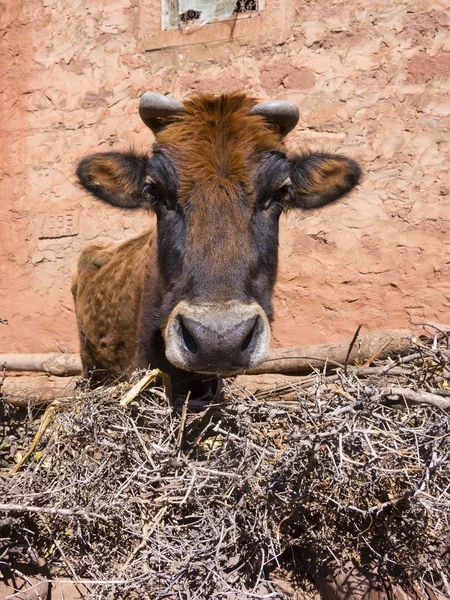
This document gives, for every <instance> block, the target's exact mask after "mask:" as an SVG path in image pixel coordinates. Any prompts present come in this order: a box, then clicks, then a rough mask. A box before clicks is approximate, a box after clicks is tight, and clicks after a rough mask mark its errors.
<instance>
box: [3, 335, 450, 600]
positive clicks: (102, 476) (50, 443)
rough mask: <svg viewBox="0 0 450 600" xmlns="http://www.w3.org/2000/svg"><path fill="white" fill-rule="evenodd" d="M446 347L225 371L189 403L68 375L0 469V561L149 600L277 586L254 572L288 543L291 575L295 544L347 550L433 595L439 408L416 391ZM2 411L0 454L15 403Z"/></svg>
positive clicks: (441, 514)
mask: <svg viewBox="0 0 450 600" xmlns="http://www.w3.org/2000/svg"><path fill="white" fill-rule="evenodd" d="M449 358H450V350H449V337H448V335H446V334H438V335H437V336H435V337H434V339H431V340H429V341H428V342H421V341H416V342H415V343H412V346H411V353H410V355H409V356H407V357H404V358H403V359H398V360H397V361H385V362H384V363H383V364H381V365H376V366H375V367H371V368H366V367H361V368H348V369H345V370H344V369H338V370H337V371H334V372H332V373H331V374H326V373H315V374H314V375H313V376H310V377H303V378H298V380H297V381H296V382H295V383H292V382H290V383H289V384H280V385H277V386H276V389H275V390H274V391H272V392H268V391H267V390H265V391H262V392H261V393H256V394H254V395H250V394H249V393H248V392H247V391H246V390H245V389H240V388H239V386H237V385H234V384H233V382H227V383H226V391H225V400H224V402H223V403H222V404H220V405H214V406H209V407H208V408H206V409H205V410H204V411H202V412H200V413H196V412H190V411H189V410H187V411H176V410H174V409H173V408H172V407H171V406H169V403H168V401H167V399H166V397H165V396H164V394H163V393H162V392H161V391H160V390H158V389H154V390H150V391H146V392H144V393H142V394H141V395H140V397H139V398H138V399H136V400H135V401H133V403H132V404H131V405H129V406H127V407H123V406H121V405H120V403H119V402H120V399H121V398H122V397H123V396H124V394H125V393H126V391H127V390H128V389H129V385H127V384H120V385H117V386H116V387H113V388H102V389H99V390H96V391H83V390H80V391H79V392H78V393H77V395H76V397H75V398H73V399H69V400H68V401H67V402H63V403H62V405H61V407H60V408H59V409H58V410H57V411H56V412H55V414H54V416H53V419H52V421H51V424H50V426H49V427H48V428H47V430H46V432H45V434H44V437H43V438H42V440H41V442H40V443H39V445H38V448H37V452H36V453H35V454H34V456H32V457H31V458H30V459H29V460H28V461H27V462H26V463H25V465H24V466H23V467H22V469H21V470H19V471H18V472H17V473H15V474H14V475H13V476H10V475H8V474H6V472H5V473H4V474H2V475H1V477H0V502H1V503H2V505H1V506H0V564H1V561H3V562H8V560H12V558H16V559H17V558H21V557H22V558H23V557H26V555H27V553H28V552H29V549H30V548H31V549H32V550H33V552H35V553H37V554H38V555H40V556H45V557H46V560H47V565H48V568H49V572H50V574H51V577H52V578H54V579H55V578H56V579H57V578H65V579H67V578H69V579H71V580H73V581H82V582H84V583H85V586H86V589H87V590H88V596H87V597H90V598H95V599H96V600H103V599H105V600H106V599H114V598H117V599H119V598H120V599H121V600H122V599H130V600H132V599H135V598H136V599H138V598H139V599H143V598H151V599H152V600H153V599H160V598H161V599H162V598H186V599H194V598H196V599H200V598H202V599H203V598H261V597H264V598H269V597H270V598H283V597H286V596H284V595H283V593H282V592H280V591H279V589H278V588H277V586H276V584H275V583H274V582H273V581H271V575H270V574H271V571H272V570H273V569H274V568H276V567H277V566H278V565H281V566H286V565H288V563H289V562H290V561H291V559H292V557H293V556H294V557H295V560H296V561H297V563H296V565H297V566H296V569H297V575H298V576H299V578H300V580H301V577H302V573H301V569H300V567H299V562H300V563H301V561H302V557H303V558H304V559H305V561H304V568H305V572H306V571H307V566H306V565H307V563H308V560H309V561H310V562H311V557H313V562H314V564H316V565H317V564H320V563H321V562H324V561H325V562H327V561H330V559H332V560H333V561H337V562H338V563H340V564H344V563H345V562H346V561H348V560H349V559H356V560H357V561H358V562H359V563H364V564H370V565H371V567H372V568H375V569H376V570H377V572H378V573H379V574H380V575H381V576H383V577H386V576H388V577H389V578H390V580H391V581H399V582H401V583H402V584H403V585H404V586H408V585H411V584H412V582H421V583H427V584H430V585H431V586H434V588H435V589H438V590H441V591H442V592H444V593H446V594H447V595H450V594H449V590H448V581H449V580H450V556H449V552H448V540H449V533H450V527H449V524H450V466H449V465H450V461H449V456H450V413H449V411H445V410H443V409H442V407H441V408H440V407H438V406H430V405H420V404H416V403H417V402H418V397H422V399H424V398H425V399H426V397H425V396H423V393H428V394H431V395H432V396H433V398H435V399H436V398H437V399H438V400H439V399H440V400H442V402H443V403H444V404H445V403H448V404H450V366H449V364H450V361H449ZM136 377H137V376H136ZM408 390H409V391H412V392H416V397H414V394H413V395H412V396H411V395H410V394H409V392H408ZM428 400H429V399H428ZM411 403H413V404H411ZM437 404H439V402H438V403H437ZM2 410H3V422H4V425H3V432H4V433H3V435H4V439H6V438H8V440H9V442H12V445H13V451H12V452H11V451H10V450H8V453H9V454H8V453H6V455H4V456H3V457H2V455H1V453H0V460H2V459H3V466H5V465H6V464H7V463H9V466H11V458H10V454H11V453H13V452H15V451H16V450H17V449H18V448H20V447H21V448H22V449H23V451H25V450H26V449H27V448H28V447H29V445H30V442H31V439H32V434H33V433H34V432H35V429H33V427H34V426H33V425H32V424H31V417H32V416H33V415H32V414H31V412H32V411H31V409H30V414H29V415H28V417H27V419H25V421H26V422H28V424H27V425H23V423H24V420H23V419H24V415H23V413H21V412H20V411H18V410H17V409H12V408H11V407H8V406H7V405H6V404H5V405H4V406H3V409H2ZM180 412H181V414H180ZM19 427H22V429H19ZM5 436H6V437H5ZM14 436H16V439H13V438H14ZM0 439H1V438H0ZM3 445H4V446H5V444H3ZM5 452H6V451H5ZM1 509H3V512H2V510H1ZM2 519H3V520H2ZM300 585H301V581H300Z"/></svg>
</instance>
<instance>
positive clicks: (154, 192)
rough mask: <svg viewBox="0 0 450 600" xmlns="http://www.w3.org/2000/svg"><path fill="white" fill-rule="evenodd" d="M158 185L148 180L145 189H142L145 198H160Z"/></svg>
mask: <svg viewBox="0 0 450 600" xmlns="http://www.w3.org/2000/svg"><path fill="white" fill-rule="evenodd" d="M158 188H159V186H158V184H157V183H156V181H153V179H146V180H145V183H144V187H143V188H142V193H143V195H144V196H151V197H152V198H155V197H156V196H158V191H159V190H158Z"/></svg>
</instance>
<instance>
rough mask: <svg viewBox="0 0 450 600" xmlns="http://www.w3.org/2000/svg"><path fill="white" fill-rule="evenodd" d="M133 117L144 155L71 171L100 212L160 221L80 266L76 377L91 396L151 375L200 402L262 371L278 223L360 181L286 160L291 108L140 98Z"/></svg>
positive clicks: (324, 162)
mask: <svg viewBox="0 0 450 600" xmlns="http://www.w3.org/2000/svg"><path fill="white" fill-rule="evenodd" d="M140 114H141V117H142V119H143V120H144V122H145V123H146V124H147V125H148V126H149V127H150V128H151V129H152V130H153V132H154V133H155V134H156V143H155V145H154V147H153V151H152V153H151V154H150V155H146V154H136V153H134V152H127V153H118V152H106V153H104V154H93V155H91V156H88V157H86V158H85V159H83V160H82V161H81V162H80V164H79V166H78V169H77V175H78V178H79V180H80V182H81V184H82V185H83V186H84V187H85V188H86V189H87V190H89V191H90V192H91V193H92V194H94V195H95V196H97V197H98V198H101V199H102V200H104V201H106V202H109V203H110V204H113V205H115V206H120V207H122V208H127V209H131V208H133V209H136V208H140V207H142V208H145V209H149V210H152V211H153V212H154V213H155V214H156V217H157V223H156V226H153V227H152V228H151V229H149V230H147V231H145V232H144V233H142V234H141V235H139V236H137V237H135V238H133V239H130V240H128V241H126V242H124V243H122V244H119V245H116V244H109V245H102V246H100V245H94V246H89V247H87V248H86V249H85V250H84V251H83V252H82V254H81V257H80V260H79V265H78V273H77V276H76V277H75V280H74V283H73V294H74V298H75V302H76V313H77V318H78V327H79V332H80V340H81V358H82V362H83V367H84V372H85V375H88V374H89V373H91V374H92V372H94V382H99V381H101V380H102V379H104V378H105V377H108V378H111V376H112V377H113V378H119V377H123V376H124V375H126V374H127V373H128V372H129V371H130V370H131V369H134V368H136V367H148V366H149V365H150V366H152V367H159V368H160V369H162V370H163V371H165V372H168V373H169V374H170V375H171V376H172V380H173V382H174V384H175V387H176V391H178V392H179V393H186V392H187V391H188V390H189V389H190V390H191V391H192V394H193V396H202V395H203V394H204V393H205V392H207V391H208V390H209V391H210V390H211V389H215V388H217V382H218V380H219V379H218V376H220V375H225V374H233V373H238V372H242V371H244V370H245V369H247V368H248V367H251V366H253V365H256V364H257V363H259V362H261V361H262V360H264V359H265V358H266V357H267V354H268V350H269V341H270V326H269V323H270V321H271V320H272V292H273V287H274V283H275V278H276V273H277V256H278V220H279V217H280V214H281V213H282V211H283V210H287V209H290V208H306V209H309V208H317V207H320V206H323V205H325V204H327V203H329V202H332V201H333V200H336V199H337V198H339V197H341V196H342V195H343V194H346V193H347V192H349V191H350V190H351V189H352V188H353V187H354V186H355V185H356V184H357V183H358V180H359V178H360V174H361V171H360V168H359V166H358V165H357V164H356V163H355V162H354V161H353V160H351V159H349V158H345V157H343V156H338V155H329V154H288V153H287V150H286V147H285V145H284V143H283V138H284V136H285V134H286V133H287V132H288V131H290V130H291V129H292V128H293V127H295V125H296V124H297V121H298V109H297V107H296V106H295V105H293V104H291V103H288V102H266V103H262V104H257V103H256V102H255V101H254V100H253V99H251V98H249V97H247V96H246V95H244V94H238V93H235V94H229V95H223V96H219V97H214V96H210V95H204V96H198V97H195V98H193V99H191V100H188V101H186V102H185V104H181V103H179V102H177V101H176V100H174V99H171V98H168V97H165V96H162V95H161V94H157V93H152V92H147V93H146V94H144V96H143V97H142V98H141V102H140ZM139 216H140V215H139ZM193 373H194V375H193Z"/></svg>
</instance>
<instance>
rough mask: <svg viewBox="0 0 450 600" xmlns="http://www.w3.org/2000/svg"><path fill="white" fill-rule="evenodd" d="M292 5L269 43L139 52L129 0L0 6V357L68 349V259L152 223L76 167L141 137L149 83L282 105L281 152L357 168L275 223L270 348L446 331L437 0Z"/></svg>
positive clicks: (446, 59) (449, 76)
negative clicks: (357, 173)
mask: <svg viewBox="0 0 450 600" xmlns="http://www.w3.org/2000/svg"><path fill="white" fill-rule="evenodd" d="M148 1H149V0H146V5H148ZM157 5H158V2H157V0H155V6H157ZM287 5H289V6H290V7H291V12H290V13H289V15H288V29H287V30H286V32H285V37H284V40H281V41H280V40H279V39H278V40H276V39H273V38H271V37H270V36H268V37H267V39H266V40H264V39H263V40H261V39H258V40H252V39H250V40H248V39H246V40H237V41H234V42H221V43H218V44H208V45H191V46H189V47H186V48H183V47H179V48H175V49H170V50H160V51H153V52H145V51H144V50H145V47H144V45H143V43H142V42H141V41H140V28H142V22H141V20H142V14H143V12H142V10H141V8H142V7H140V5H139V2H138V1H137V0H72V1H71V2H66V1H63V0H17V1H16V2H11V1H10V0H4V1H3V2H2V1H1V0H0V29H1V34H2V35H1V39H0V44H1V47H0V61H1V64H2V77H1V79H0V129H1V143H2V147H1V153H0V177H1V179H0V198H1V201H0V245H1V247H0V317H3V318H8V320H9V323H10V324H9V326H7V327H6V326H1V325H0V327H1V329H0V351H3V352H4V351H18V352H42V351H50V350H62V351H74V350H77V349H78V341H77V335H76V325H75V318H74V312H73V306H72V299H71V296H70V291H69V287H70V279H71V275H72V273H73V272H74V269H75V265H76V260H77V255H78V253H79V251H80V248H81V247H82V246H83V245H85V244H87V243H89V242H92V241H93V240H95V241H103V240H121V239H123V238H125V237H127V236H130V235H132V234H133V233H135V232H137V231H140V230H141V229H142V228H143V227H144V226H145V224H146V222H147V220H148V219H149V217H148V216H146V215H145V214H141V213H133V214H127V213H124V212H122V211H120V210H118V209H117V210H116V209H114V208H111V207H108V206H103V205H101V204H100V203H98V202H97V201H95V200H93V199H91V198H89V197H88V196H87V195H86V194H85V193H84V192H82V191H81V190H80V189H79V188H78V187H77V186H76V184H75V179H74V176H73V173H74V168H75V165H76V162H77V160H79V159H80V158H81V157H82V156H83V155H84V154H86V153H89V152H91V151H102V150H110V149H126V148H129V147H130V146H133V147H135V148H137V149H144V148H147V147H148V146H149V145H150V144H151V141H152V137H151V134H150V132H149V131H148V130H146V129H145V127H144V126H143V124H142V123H141V121H140V120H139V117H138V114H137V108H136V107H137V99H138V98H139V96H140V94H141V93H142V92H144V91H145V90H146V89H153V90H159V91H161V92H164V93H171V94H173V95H174V96H176V97H177V98H180V99H181V98H183V97H185V96H186V95H188V94H191V93H194V92H214V93H218V92H223V91H231V90H235V89H241V90H247V91H249V92H251V93H253V94H255V95H257V96H258V97H260V98H262V99H266V98H279V99H289V100H292V101H294V102H296V103H297V104H298V106H299V108H300V113H301V119H300V123H299V126H298V128H297V129H296V130H295V132H293V133H291V134H290V136H289V138H288V145H289V146H290V147H291V148H292V149H300V148H304V147H311V148H314V149H324V150H327V151H339V152H344V153H348V154H349V155H351V156H353V157H355V158H356V159H358V160H359V161H360V162H361V164H362V165H363V168H364V170H365V173H366V176H365V180H364V182H363V184H362V185H361V186H360V188H359V189H358V191H356V192H355V193H353V194H352V195H351V196H350V197H349V198H347V199H346V200H345V201H343V202H341V203H340V204H337V205H334V206H331V207H328V208H327V209H326V210H323V211H315V212H313V213H308V214H307V215H305V214H301V213H291V214H290V215H288V216H286V217H283V218H282V224H281V229H282V233H281V240H282V243H281V256H280V274H279V281H278V284H277V289H276V298H275V307H276V322H275V324H274V328H273V333H274V344H275V345H281V344H282V345H288V344H289V345H291V344H300V343H310V342H311V343H315V342H317V343H320V342H324V341H328V340H335V339H339V338H341V337H343V336H348V335H351V334H352V333H353V332H354V330H355V328H356V326H357V324H359V323H364V324H365V325H366V326H367V327H368V328H369V329H378V328H389V327H399V326H405V325H408V323H410V322H420V321H426V320H434V321H441V322H450V175H449V158H450V136H449V124H450V119H449V114H450V100H449V88H450V37H449V35H448V25H449V20H450V10H449V2H448V1H444V0H433V1H431V0H428V1H424V0H417V1H415V2H414V3H412V2H410V1H408V0H385V1H376V0H343V1H339V0H327V1H326V2H325V1H314V0H311V1H309V2H302V1H300V0H295V2H291V1H289V2H287V3H286V6H287ZM144 16H145V14H144Z"/></svg>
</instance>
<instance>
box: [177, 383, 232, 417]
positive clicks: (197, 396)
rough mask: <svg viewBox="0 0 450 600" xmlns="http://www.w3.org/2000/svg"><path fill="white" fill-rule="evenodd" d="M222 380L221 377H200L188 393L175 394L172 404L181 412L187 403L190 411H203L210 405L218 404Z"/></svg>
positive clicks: (220, 397) (220, 398) (220, 396)
mask: <svg viewBox="0 0 450 600" xmlns="http://www.w3.org/2000/svg"><path fill="white" fill-rule="evenodd" d="M222 390H223V380H222V378H221V377H212V376H210V375H209V376H206V375H205V376H201V377H199V378H198V379H197V380H196V381H195V384H193V385H192V388H191V389H189V391H188V393H187V394H186V393H183V394H177V393H176V392H175V394H174V397H173V404H174V406H175V408H176V409H177V410H181V409H182V407H183V405H184V404H185V402H186V401H187V402H188V407H189V409H190V410H203V409H204V408H206V407H208V406H210V405H212V404H219V403H220V402H221V400H222Z"/></svg>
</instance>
